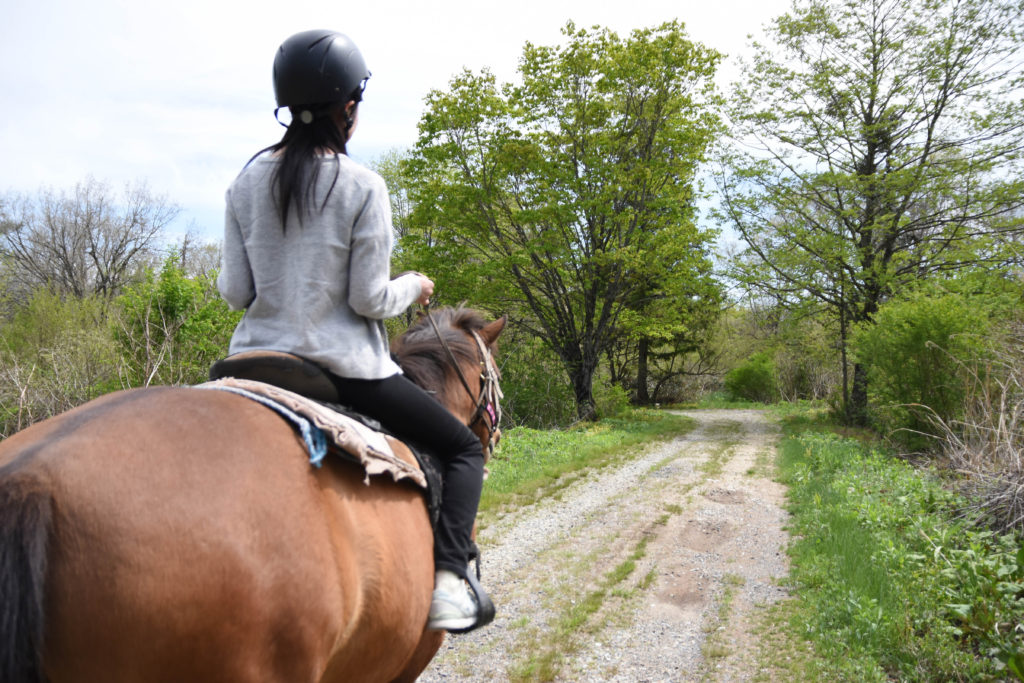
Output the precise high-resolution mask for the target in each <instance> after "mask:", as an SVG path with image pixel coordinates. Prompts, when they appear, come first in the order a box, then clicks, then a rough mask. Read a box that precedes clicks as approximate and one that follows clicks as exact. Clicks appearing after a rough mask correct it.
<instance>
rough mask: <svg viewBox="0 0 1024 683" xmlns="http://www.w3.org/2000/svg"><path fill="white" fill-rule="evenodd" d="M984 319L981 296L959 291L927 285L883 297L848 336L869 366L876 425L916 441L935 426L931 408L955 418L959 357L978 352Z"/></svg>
mask: <svg viewBox="0 0 1024 683" xmlns="http://www.w3.org/2000/svg"><path fill="white" fill-rule="evenodd" d="M988 327H989V323H988V317H987V315H986V313H985V310H984V307H983V306H982V305H981V302H979V301H974V300H972V299H971V298H970V297H966V296H963V295H960V294H955V293H948V292H944V293H937V294H936V293H935V292H934V291H931V290H926V291H922V292H918V293H915V294H913V295H911V296H910V297H909V298H906V299H903V300H894V301H890V302H888V303H886V304H885V305H883V306H882V307H881V308H880V309H879V311H878V313H877V314H876V315H875V319H874V323H873V324H871V325H867V326H863V327H861V328H859V329H858V330H856V331H855V333H854V335H853V338H852V340H851V341H852V346H853V349H854V355H855V357H856V359H857V360H858V362H860V363H863V364H865V365H866V366H868V377H869V382H868V387H869V392H870V396H869V398H870V402H871V406H870V410H871V417H872V420H873V422H874V424H875V425H876V427H877V428H878V429H879V430H880V431H882V432H883V433H887V434H890V435H891V436H893V437H894V438H895V439H896V440H897V442H898V443H899V444H900V445H902V446H904V447H910V448H915V449H919V448H921V447H923V446H925V445H927V443H928V442H927V439H926V438H923V437H922V435H934V434H935V433H936V431H935V428H934V426H933V425H932V421H931V420H930V418H929V415H933V416H937V417H938V418H940V419H941V420H955V419H959V417H960V416H961V414H962V410H963V400H964V383H963V381H962V378H961V376H960V370H961V362H967V363H975V362H979V361H980V360H981V359H982V357H983V356H984V339H985V335H986V331H987V330H988ZM958 359H959V360H958ZM922 406H926V408H925V409H922V408H921V407H922Z"/></svg>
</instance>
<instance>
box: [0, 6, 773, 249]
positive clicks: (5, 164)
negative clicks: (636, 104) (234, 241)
mask: <svg viewBox="0 0 1024 683" xmlns="http://www.w3.org/2000/svg"><path fill="white" fill-rule="evenodd" d="M787 8H788V2H786V1H785V0H700V1H697V0H675V1H668V0H616V1H614V2H611V1H603V0H519V1H518V2H504V3H489V2H486V0H483V1H480V0H478V1H472V0H437V1H434V2H429V1H426V2H423V1H421V2H415V1H414V0H369V1H365V2H350V3H344V2H327V1H326V0H278V1H276V2H266V1H264V0H166V1H164V2H150V1H147V0H88V1H82V0H3V12H2V14H3V20H2V22H0V101H2V102H3V103H4V105H5V106H4V107H3V111H2V114H0V153H2V157H0V159H2V161H0V191H25V192H34V191H36V190H38V189H40V188H41V187H44V186H45V187H52V188H57V189H65V188H67V189H70V188H72V187H74V185H75V183H77V182H79V181H81V180H83V179H84V178H85V177H87V176H89V175H91V176H93V177H95V178H97V179H99V180H102V181H106V182H108V183H110V184H111V185H112V186H113V187H115V188H118V189H119V188H120V187H121V186H123V185H124V184H125V183H128V182H136V181H145V182H146V183H148V185H149V187H150V189H151V190H152V191H154V192H156V193H159V194H163V195H166V196H167V197H169V198H170V199H171V200H172V201H173V202H175V203H177V204H178V205H180V206H181V207H182V210H183V211H182V215H181V218H180V219H179V220H178V221H177V223H176V225H175V229H176V230H179V231H184V229H185V228H187V227H188V226H189V225H194V226H195V227H197V228H199V230H200V231H201V234H202V235H203V236H204V237H207V238H212V239H219V237H220V232H221V229H222V217H223V197H224V190H225V189H226V188H227V186H228V184H229V183H230V182H231V180H232V179H233V178H234V177H235V175H236V174H237V173H238V171H239V169H240V168H241V167H242V165H243V164H244V163H245V161H246V160H247V159H248V158H249V157H250V156H251V155H252V154H253V153H254V152H255V151H256V150H258V149H260V148H262V147H265V146H267V145H268V144H271V143H273V142H275V141H276V140H278V139H279V138H280V136H281V133H282V132H283V129H282V128H280V127H279V126H278V124H277V123H276V122H275V121H274V118H273V115H272V111H273V108H274V106H275V105H274V97H273V89H272V84H271V64H272V62H273V56H274V51H275V50H276V49H277V47H278V45H280V43H281V41H282V40H284V39H285V38H286V37H288V36H289V35H291V34H293V33H295V32H298V31H302V30H306V29H310V28H328V29H333V30H338V31H341V32H343V33H347V34H348V35H349V36H350V37H351V38H352V39H353V40H354V41H355V42H356V44H357V45H358V46H359V48H360V49H361V51H362V53H363V55H364V57H365V58H366V61H367V64H368V66H369V68H370V70H371V71H372V72H373V77H372V78H371V79H370V82H369V85H368V87H367V90H366V97H365V101H364V103H363V105H362V107H361V109H360V123H359V129H358V130H357V132H356V135H355V137H354V138H353V140H352V142H351V143H350V145H349V152H350V154H351V155H352V157H353V158H355V159H357V160H358V161H361V162H363V163H367V162H371V161H372V160H374V159H375V158H377V157H378V156H379V155H381V154H382V153H383V152H385V151H387V150H388V149H391V148H406V147H409V146H411V145H412V144H413V143H414V142H415V139H416V124H417V122H418V121H419V118H420V114H421V113H422V110H423V98H424V96H425V95H426V94H427V92H428V91H429V90H431V89H435V88H444V87H445V86H446V85H447V83H448V81H449V79H450V78H451V77H452V76H453V75H454V74H455V73H457V72H458V71H460V70H461V69H462V68H463V67H468V68H470V69H473V70H474V71H476V70H479V69H481V68H482V67H489V68H490V69H491V70H493V71H494V72H495V73H496V75H497V76H498V77H499V79H501V80H505V81H508V80H513V79H514V78H515V75H516V73H515V69H516V64H517V62H518V59H519V56H520V54H521V53H522V47H523V44H524V43H525V42H527V41H530V42H533V43H535V44H542V45H554V44H557V43H560V42H561V35H560V32H559V31H560V29H561V28H562V27H563V26H564V25H565V23H566V21H568V20H572V21H574V22H575V23H576V24H577V25H578V26H591V25H595V24H597V25H601V26H605V27H608V28H611V29H612V30H614V31H616V32H618V33H619V34H620V35H622V36H625V35H627V34H628V33H629V31H630V30H631V29H633V28H640V27H647V26H655V25H657V24H660V23H661V22H663V21H668V20H671V19H679V20H681V21H683V22H684V23H685V24H686V27H687V31H688V33H689V34H690V36H691V38H693V39H695V40H698V41H700V42H702V43H704V44H705V45H708V46H710V47H713V48H715V49H717V50H719V51H721V52H724V53H726V54H727V55H730V56H735V55H738V54H740V53H741V52H743V51H744V50H745V48H746V45H747V42H748V41H747V35H748V34H750V33H755V34H760V32H761V28H762V26H763V25H764V24H765V22H767V21H769V20H770V19H771V18H772V17H774V16H776V15H778V14H780V13H782V12H783V11H785V10H786V9H787ZM734 74H735V71H734V70H733V69H732V67H731V65H730V64H727V65H726V68H725V69H724V70H723V77H724V78H725V79H728V78H729V77H730V76H732V75H734Z"/></svg>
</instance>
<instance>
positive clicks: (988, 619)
mask: <svg viewBox="0 0 1024 683" xmlns="http://www.w3.org/2000/svg"><path fill="white" fill-rule="evenodd" d="M785 424H786V426H787V431H788V435H787V437H786V438H784V439H783V441H782V443H781V445H780V455H779V467H780V470H781V472H782V480H783V483H785V484H787V485H788V486H789V499H790V506H789V507H790V512H791V514H792V518H791V524H790V529H789V530H790V533H791V536H792V538H793V541H792V542H791V546H790V549H789V552H790V557H791V569H790V582H791V588H792V589H793V591H794V593H795V597H794V599H792V600H790V601H787V602H785V603H783V604H782V605H780V606H777V607H775V608H772V609H770V610H769V616H768V617H767V619H768V620H769V621H772V620H774V621H776V622H778V621H781V620H783V619H784V620H785V623H786V624H788V627H787V628H785V629H784V630H785V632H786V637H787V638H789V639H791V640H793V641H795V640H798V639H804V640H806V642H808V643H810V645H811V647H810V649H809V650H810V653H809V654H808V650H807V649H806V648H801V647H799V646H798V645H797V646H795V647H790V648H777V645H776V644H775V643H773V645H772V649H778V651H780V652H782V651H786V652H790V651H793V650H797V651H801V652H803V653H804V654H806V655H807V656H806V657H801V662H800V665H799V666H800V668H801V670H803V671H804V672H805V673H808V672H809V677H810V678H812V679H819V678H820V679H827V678H836V679H838V680H858V681H860V680H864V681H872V680H877V681H884V680H894V679H895V680H901V681H934V680H972V681H973V680H977V681H982V680H993V679H1003V678H1006V677H1009V676H1010V675H1012V674H1011V672H1013V671H1014V670H1015V669H1020V668H1021V666H1022V664H1024V658H1022V657H1024V655H1022V653H1024V626H1022V625H1021V624H1024V550H1022V549H1021V541H1020V539H1019V538H1013V537H1009V536H996V535H995V534H992V533H989V532H986V531H983V530H981V529H979V528H976V527H971V526H968V525H967V524H966V523H965V522H964V521H963V520H962V519H960V518H959V517H958V516H957V513H956V511H957V510H958V509H959V507H960V505H961V503H962V501H959V500H958V499H957V498H956V497H955V496H954V495H953V494H951V493H949V492H948V491H946V490H945V489H944V488H943V487H942V485H941V482H940V481H939V480H937V479H936V478H934V477H932V476H929V474H928V473H927V472H925V471H922V470H918V469H915V468H913V467H912V466H910V465H908V464H907V463H905V462H903V461H901V460H898V459H896V458H894V457H892V456H890V455H888V454H886V453H884V452H882V451H880V450H879V449H877V448H872V447H870V446H867V445H865V442H870V441H871V440H870V439H864V438H850V437H844V436H840V435H837V434H835V433H833V430H831V429H825V428H826V427H827V425H826V424H825V423H824V422H823V418H822V417H821V416H820V415H807V414H804V415H798V416H789V417H788V418H786V419H785ZM823 429H824V431H823ZM854 436H855V437H858V436H861V435H856V434H855V435H854ZM776 642H777V641H776ZM793 666H794V665H793V664H792V663H789V664H786V665H782V664H781V663H780V667H781V668H786V667H789V668H790V669H792V667H793Z"/></svg>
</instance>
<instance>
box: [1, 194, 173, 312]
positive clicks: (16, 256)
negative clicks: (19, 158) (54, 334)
mask: <svg viewBox="0 0 1024 683" xmlns="http://www.w3.org/2000/svg"><path fill="white" fill-rule="evenodd" d="M178 212H179V210H178V207H177V206H175V205H174V204H173V203H171V202H169V201H168V200H167V199H166V198H164V197H160V196H157V195H154V194H153V193H152V192H150V191H149V189H148V188H147V187H146V186H145V185H144V184H141V183H140V184H137V185H134V186H127V187H125V189H124V192H123V193H122V195H121V196H117V195H115V194H114V193H113V192H112V190H111V189H110V187H109V186H108V185H106V184H105V183H102V182H100V181H98V180H96V179H94V178H88V179H86V180H85V181H83V182H81V183H78V184H77V185H76V186H75V188H74V190H73V191H72V192H66V191H59V192H58V191H54V190H41V191H40V192H38V193H36V194H34V195H31V196H30V195H17V194H7V195H5V196H3V197H0V257H3V262H4V264H5V265H6V266H7V268H9V269H10V270H11V274H10V275H9V277H10V284H9V286H11V287H15V288H18V289H20V290H23V291H25V292H30V291H31V290H33V289H34V288H35V287H38V286H40V285H46V286H49V287H52V288H54V289H55V290H56V291H58V292H61V293H62V294H70V295H73V296H76V297H83V296H86V295H88V294H93V293H96V294H100V295H103V296H114V295H116V294H118V293H119V292H120V290H121V289H122V287H123V286H124V285H125V284H126V283H127V282H128V280H129V279H130V278H131V277H133V276H135V275H138V274H139V273H140V272H141V271H142V269H143V268H144V267H145V266H147V265H150V263H151V260H152V259H153V258H154V256H155V254H156V251H157V249H158V248H159V247H160V246H162V244H161V243H160V240H161V239H162V238H163V231H164V229H165V228H166V227H167V226H168V225H169V224H170V223H171V221H173V220H174V219H175V218H176V217H177V215H178Z"/></svg>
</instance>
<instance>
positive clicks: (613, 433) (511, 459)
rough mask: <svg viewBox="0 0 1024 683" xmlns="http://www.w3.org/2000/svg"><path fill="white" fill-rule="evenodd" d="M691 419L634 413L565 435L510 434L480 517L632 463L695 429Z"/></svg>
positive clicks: (562, 432) (487, 487)
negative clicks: (653, 444)
mask: <svg viewBox="0 0 1024 683" xmlns="http://www.w3.org/2000/svg"><path fill="white" fill-rule="evenodd" d="M694 425H695V422H694V421H693V420H691V419H690V418H687V417H683V416H680V415H672V414H670V413H666V412H663V411H658V410H643V409H638V410H633V411H630V412H629V413H628V414H626V415H625V416H623V417H618V418H609V419H604V420H601V421H599V422H595V423H591V424H585V425H580V426H577V427H573V428H570V429H564V430H537V429H529V428H527V427H516V428H514V429H510V430H509V431H508V432H506V433H505V434H504V435H503V437H502V442H501V446H500V447H499V448H498V451H497V452H496V454H495V457H494V458H493V459H492V460H491V462H490V463H488V465H487V467H488V470H489V471H490V474H489V475H488V477H487V481H486V483H485V484H484V491H483V496H482V497H481V500H480V512H481V513H486V512H490V511H495V510H499V509H501V508H505V507H516V506H521V505H528V504H530V503H532V502H534V501H536V500H538V499H539V498H541V497H543V496H551V495H557V492H558V491H559V490H560V489H562V488H564V487H565V486H568V485H569V484H571V483H572V482H573V481H575V480H576V479H577V478H578V477H579V476H581V475H582V474H583V473H584V472H585V471H594V470H598V469H601V468H602V467H606V466H608V465H612V464H615V463H618V462H621V461H622V460H624V459H626V458H629V457H630V456H632V455H635V454H636V453H637V452H639V450H640V449H642V448H646V447H649V446H650V444H651V442H652V441H667V440H669V439H673V438H675V437H677V436H682V435H683V434H686V433H687V432H689V431H690V430H692V429H693V427H694Z"/></svg>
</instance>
